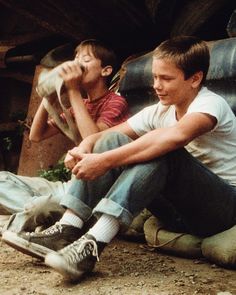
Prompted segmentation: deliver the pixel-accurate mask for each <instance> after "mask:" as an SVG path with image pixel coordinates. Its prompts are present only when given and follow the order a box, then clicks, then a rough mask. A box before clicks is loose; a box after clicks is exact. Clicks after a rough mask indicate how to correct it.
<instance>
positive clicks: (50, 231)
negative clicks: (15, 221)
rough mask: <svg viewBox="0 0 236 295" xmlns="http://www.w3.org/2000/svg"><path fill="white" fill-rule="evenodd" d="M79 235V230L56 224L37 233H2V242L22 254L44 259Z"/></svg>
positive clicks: (70, 226)
mask: <svg viewBox="0 0 236 295" xmlns="http://www.w3.org/2000/svg"><path fill="white" fill-rule="evenodd" d="M81 235H82V230H81V229H79V228H77V227H74V226H72V225H66V224H60V223H59V222H57V223H55V224H54V225H52V226H50V227H49V228H47V229H45V230H44V231H42V232H37V233H36V232H21V233H14V232H11V231H4V233H3V235H2V240H3V241H4V242H5V243H7V244H8V245H9V246H11V247H13V248H14V249H16V250H19V251H21V252H23V253H24V254H27V255H30V256H33V257H36V258H39V259H44V258H45V256H46V254H47V253H49V252H51V251H52V250H53V251H58V250H60V249H62V248H64V247H66V246H67V245H69V244H71V243H73V242H74V241H75V240H77V239H78V238H79V237H81Z"/></svg>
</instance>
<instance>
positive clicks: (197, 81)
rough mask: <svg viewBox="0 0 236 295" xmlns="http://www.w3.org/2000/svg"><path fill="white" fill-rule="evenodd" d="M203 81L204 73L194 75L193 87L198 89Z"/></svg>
mask: <svg viewBox="0 0 236 295" xmlns="http://www.w3.org/2000/svg"><path fill="white" fill-rule="evenodd" d="M202 79H203V72H202V71H199V72H196V73H195V74H193V75H192V87H193V88H197V87H198V86H199V85H200V84H201V82H202Z"/></svg>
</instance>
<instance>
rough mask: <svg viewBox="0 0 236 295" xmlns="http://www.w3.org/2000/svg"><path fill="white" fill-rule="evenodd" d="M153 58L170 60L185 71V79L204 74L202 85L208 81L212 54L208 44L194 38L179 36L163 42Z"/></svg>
mask: <svg viewBox="0 0 236 295" xmlns="http://www.w3.org/2000/svg"><path fill="white" fill-rule="evenodd" d="M153 58H157V59H164V58H165V59H169V60H171V61H172V62H174V63H175V65H176V66H177V67H178V68H179V69H180V70H182V71H183V73H184V77H185V79H188V78H190V77H191V76H192V75H193V74H195V73H196V72H199V71H202V72H203V79H202V82H201V84H203V83H204V82H205V81H206V76H207V72H208V68H209V63H210V53H209V49H208V47H207V45H206V42H204V41H202V40H200V39H198V38H197V37H193V36H178V37H174V38H172V39H169V40H166V41H164V42H162V43H161V44H160V45H159V46H158V47H157V48H156V49H155V50H154V52H153Z"/></svg>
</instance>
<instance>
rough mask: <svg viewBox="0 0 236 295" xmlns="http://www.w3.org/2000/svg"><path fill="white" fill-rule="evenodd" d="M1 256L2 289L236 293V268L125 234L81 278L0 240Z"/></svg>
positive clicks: (39, 294)
mask: <svg viewBox="0 0 236 295" xmlns="http://www.w3.org/2000/svg"><path fill="white" fill-rule="evenodd" d="M0 259H1V272H0V282H1V283H0V294H1V295H46V294H47V295H49V294H50V295H57V294H58V295H61V294H63V295H64V294H70V295H75V294H76V295H79V294H83V295H84V294H86V295H90V294H91V295H93V294H94V295H96V294H99V295H100V294H102V295H108V294H112V295H113V294H114V295H116V294H117V295H118V294H119V295H123V294H125V295H129V294H132V295H139V294H142V295H151V294H160V295H175V294H203V295H207V294H209V295H211V294H225V295H230V294H236V271H234V270H226V269H222V268H220V267H217V266H216V265H213V264H210V263H209V262H207V261H206V260H191V259H184V258H179V257H173V256H168V255H167V254H163V253H160V252H153V251H150V250H148V249H146V247H145V246H144V244H141V243H133V242H128V241H124V240H121V239H116V240H114V241H113V242H112V243H111V244H110V245H109V246H108V247H107V248H106V249H105V250H104V252H103V253H102V255H101V257H100V262H98V263H97V265H96V268H95V270H94V272H93V274H92V275H91V276H89V277H88V278H86V279H85V280H83V281H82V282H80V283H78V284H70V283H68V282H65V281H64V280H63V278H62V277H61V276H60V275H59V274H57V273H56V272H54V271H53V270H52V269H50V268H48V267H46V266H45V265H44V264H43V263H42V262H40V261H38V260H36V259H34V258H31V257H29V256H26V255H24V254H22V253H20V252H17V251H16V250H14V249H12V248H10V247H9V246H7V245H5V244H4V243H3V242H2V241H0Z"/></svg>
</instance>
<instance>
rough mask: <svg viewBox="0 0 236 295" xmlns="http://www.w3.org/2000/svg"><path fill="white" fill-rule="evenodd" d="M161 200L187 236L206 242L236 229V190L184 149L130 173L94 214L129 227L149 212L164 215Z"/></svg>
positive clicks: (120, 179)
mask: <svg viewBox="0 0 236 295" xmlns="http://www.w3.org/2000/svg"><path fill="white" fill-rule="evenodd" d="M163 197H164V199H165V201H166V205H165V206H164V207H163V208H164V209H166V206H167V205H168V206H169V208H170V209H171V210H169V208H168V210H169V213H170V212H173V214H175V215H176V217H177V218H180V219H181V222H180V223H181V224H182V225H183V228H184V229H186V230H188V232H189V233H193V234H196V235H200V236H208V235H212V234H215V233H217V232H220V231H223V230H225V229H228V228H230V227H231V226H233V225H234V224H235V220H236V218H235V216H236V189H235V187H232V186H231V185H229V184H228V183H227V182H225V181H224V180H222V179H221V178H220V177H218V176H217V175H215V174H214V173H212V172H211V171H210V170H209V169H207V168H206V167H205V166H204V165H202V164H201V163H200V162H199V161H198V160H196V159H195V158H194V157H192V156H191V155H190V154H189V153H188V152H187V151H186V150H185V149H179V150H176V151H173V152H170V153H168V154H166V155H165V156H163V157H159V158H157V159H155V160H153V161H150V162H146V163H142V164H137V165H133V166H129V167H126V168H125V169H124V170H123V172H122V173H121V174H120V176H119V177H118V179H117V180H116V182H115V183H114V184H113V186H112V187H111V189H110V190H109V192H108V193H107V195H106V198H105V199H102V200H101V201H100V202H99V203H98V205H97V206H96V207H95V209H94V212H95V213H100V214H101V213H107V214H111V215H113V216H115V217H117V218H119V219H120V220H121V222H122V223H124V224H126V225H129V223H130V222H131V221H132V217H133V216H135V215H136V214H138V213H139V212H140V211H141V210H142V209H143V208H145V207H147V208H148V209H149V210H150V209H151V211H153V212H155V211H156V212H158V210H159V212H160V210H161V209H163V208H161V206H163ZM152 209H153V210H152ZM173 220H174V219H173Z"/></svg>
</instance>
